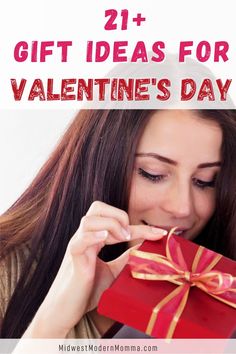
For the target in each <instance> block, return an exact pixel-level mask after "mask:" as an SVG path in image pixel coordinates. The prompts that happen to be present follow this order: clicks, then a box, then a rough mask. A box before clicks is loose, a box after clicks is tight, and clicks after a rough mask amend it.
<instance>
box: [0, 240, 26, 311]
mask: <svg viewBox="0 0 236 354" xmlns="http://www.w3.org/2000/svg"><path fill="white" fill-rule="evenodd" d="M29 254H30V244H29V243H23V244H22V245H20V246H18V247H15V248H14V249H13V250H12V251H11V252H10V253H9V254H8V255H6V256H5V257H4V258H3V259H1V260H0V317H1V316H3V315H4V313H5V310H6V308H7V304H8V302H9V300H10V298H11V296H12V294H13V292H14V289H15V287H16V284H17V282H18V280H19V278H20V275H21V273H22V269H23V267H24V264H25V262H26V259H27V258H28V256H29Z"/></svg>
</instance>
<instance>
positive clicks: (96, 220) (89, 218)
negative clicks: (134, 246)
mask: <svg viewBox="0 0 236 354" xmlns="http://www.w3.org/2000/svg"><path fill="white" fill-rule="evenodd" d="M102 230H107V231H108V232H109V236H110V237H109V239H110V238H111V237H113V238H114V239H116V240H117V241H118V242H124V241H127V240H129V239H130V232H129V231H128V229H127V228H126V229H125V228H124V227H123V226H122V225H121V224H120V222H119V221H118V220H117V219H115V218H114V217H104V216H94V215H86V216H84V217H83V218H82V219H81V223H80V227H79V229H78V232H77V234H78V235H81V234H83V233H84V232H88V231H89V232H91V231H102ZM110 241H111V240H110ZM113 243H115V242H113Z"/></svg>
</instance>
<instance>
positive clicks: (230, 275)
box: [98, 233, 236, 338]
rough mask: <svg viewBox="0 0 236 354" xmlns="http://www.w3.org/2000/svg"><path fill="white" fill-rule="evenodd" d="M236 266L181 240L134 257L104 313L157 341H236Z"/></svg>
mask: <svg viewBox="0 0 236 354" xmlns="http://www.w3.org/2000/svg"><path fill="white" fill-rule="evenodd" d="M235 276H236V262H235V261H232V260H231V259H229V258H226V257H223V256H221V255H219V254H217V253H215V252H213V251H210V250H208V249H206V248H204V247H202V246H198V245H196V244H194V243H193V242H191V241H188V240H185V239H183V238H181V237H179V236H176V235H173V234H171V233H170V234H169V235H168V237H164V238H163V239H162V240H159V241H145V242H144V243H143V244H142V246H141V247H140V248H139V250H134V251H132V252H131V256H130V260H129V264H127V265H126V266H125V267H124V269H123V270H122V272H121V273H120V275H119V276H118V277H117V279H116V280H115V281H114V283H113V284H112V286H111V287H110V288H108V289H107V290H105V292H104V293H103V294H102V296H101V299H100V301H99V305H98V312H99V313H100V314H101V315H104V316H106V317H109V318H111V319H113V320H115V321H118V322H121V323H123V324H125V325H128V326H130V327H133V328H135V329H137V330H139V331H142V332H144V333H146V334H148V335H150V336H152V337H156V338H232V337H234V338H235V335H236V277H235Z"/></svg>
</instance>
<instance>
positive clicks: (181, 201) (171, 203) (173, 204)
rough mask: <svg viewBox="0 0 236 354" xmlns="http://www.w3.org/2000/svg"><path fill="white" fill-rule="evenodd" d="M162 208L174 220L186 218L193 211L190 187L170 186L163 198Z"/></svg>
mask: <svg viewBox="0 0 236 354" xmlns="http://www.w3.org/2000/svg"><path fill="white" fill-rule="evenodd" d="M162 208H163V209H164V210H165V212H167V213H169V214H171V215H172V216H173V217H175V218H186V217H188V216H189V215H190V214H191V212H192V209H193V200H192V195H191V189H190V187H189V186H188V185H181V184H175V185H174V186H172V187H171V188H170V190H169V191H168V192H167V193H166V195H165V197H164V200H163V204H162Z"/></svg>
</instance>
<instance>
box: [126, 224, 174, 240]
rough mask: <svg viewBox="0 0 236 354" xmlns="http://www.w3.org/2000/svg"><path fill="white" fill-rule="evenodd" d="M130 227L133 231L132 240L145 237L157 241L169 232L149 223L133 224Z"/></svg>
mask: <svg viewBox="0 0 236 354" xmlns="http://www.w3.org/2000/svg"><path fill="white" fill-rule="evenodd" d="M129 229H130V232H131V240H136V239H145V240H151V241H152V240H153V241H155V240H159V239H161V238H162V237H163V236H165V235H167V234H168V232H167V231H166V230H163V229H159V228H157V227H152V226H148V225H131V226H130V227H129Z"/></svg>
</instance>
